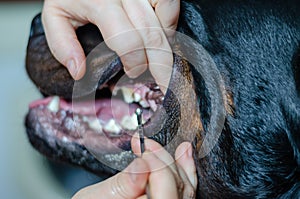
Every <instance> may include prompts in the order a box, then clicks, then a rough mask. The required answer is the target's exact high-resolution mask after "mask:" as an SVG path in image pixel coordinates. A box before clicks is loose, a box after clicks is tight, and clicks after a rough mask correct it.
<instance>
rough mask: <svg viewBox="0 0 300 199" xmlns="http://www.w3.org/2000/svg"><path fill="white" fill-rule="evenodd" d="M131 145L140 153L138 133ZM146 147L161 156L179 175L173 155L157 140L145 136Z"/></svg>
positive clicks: (166, 164)
mask: <svg viewBox="0 0 300 199" xmlns="http://www.w3.org/2000/svg"><path fill="white" fill-rule="evenodd" d="M131 147H132V150H133V152H134V153H135V154H136V155H140V140H139V137H138V135H137V134H135V135H134V136H133V138H132V139H131ZM145 149H146V150H148V151H151V152H152V153H154V154H155V155H156V156H157V157H159V159H160V160H161V161H163V162H164V165H163V166H164V167H165V166H169V167H170V169H171V170H172V171H173V173H174V174H176V177H178V176H179V175H178V173H177V168H176V165H175V164H174V163H175V161H174V159H173V157H172V156H171V155H170V154H169V153H168V152H167V151H166V150H165V149H164V147H162V146H161V145H160V144H159V143H157V142H155V141H154V140H151V139H148V138H145ZM156 169H161V168H156Z"/></svg>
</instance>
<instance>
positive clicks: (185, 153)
mask: <svg viewBox="0 0 300 199" xmlns="http://www.w3.org/2000/svg"><path fill="white" fill-rule="evenodd" d="M175 159H176V163H177V164H178V165H180V167H181V168H182V169H183V171H184V172H185V174H186V176H187V177H188V179H189V181H190V183H191V185H192V186H193V188H194V189H195V190H196V188H197V183H198V182H197V173H196V166H195V162H194V159H193V155H192V146H191V144H190V143H189V142H183V143H181V144H180V145H179V146H178V147H177V149H176V152H175Z"/></svg>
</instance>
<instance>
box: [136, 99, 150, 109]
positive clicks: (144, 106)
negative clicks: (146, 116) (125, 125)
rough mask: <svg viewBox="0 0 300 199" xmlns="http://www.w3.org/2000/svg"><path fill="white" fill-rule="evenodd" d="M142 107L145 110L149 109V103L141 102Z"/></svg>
mask: <svg viewBox="0 0 300 199" xmlns="http://www.w3.org/2000/svg"><path fill="white" fill-rule="evenodd" d="M139 103H140V105H141V106H142V107H143V108H149V107H150V106H149V103H148V102H147V101H145V100H141V101H140V102H139Z"/></svg>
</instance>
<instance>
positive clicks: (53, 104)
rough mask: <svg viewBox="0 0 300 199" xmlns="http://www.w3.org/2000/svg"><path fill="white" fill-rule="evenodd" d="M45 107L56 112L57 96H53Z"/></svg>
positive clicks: (57, 107) (57, 106) (57, 105)
mask: <svg viewBox="0 0 300 199" xmlns="http://www.w3.org/2000/svg"><path fill="white" fill-rule="evenodd" d="M47 108H48V109H49V110H50V111H51V112H54V113H56V112H57V111H58V110H59V97H58V96H54V97H53V98H52V100H51V101H50V102H49V104H48V105H47Z"/></svg>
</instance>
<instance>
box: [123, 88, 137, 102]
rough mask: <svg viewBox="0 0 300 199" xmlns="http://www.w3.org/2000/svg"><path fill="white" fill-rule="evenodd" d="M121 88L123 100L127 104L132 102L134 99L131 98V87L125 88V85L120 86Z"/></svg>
mask: <svg viewBox="0 0 300 199" xmlns="http://www.w3.org/2000/svg"><path fill="white" fill-rule="evenodd" d="M121 90H122V94H123V97H124V101H125V102H126V103H128V104H129V103H132V102H133V101H134V99H133V89H131V88H127V87H122V88H121Z"/></svg>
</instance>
